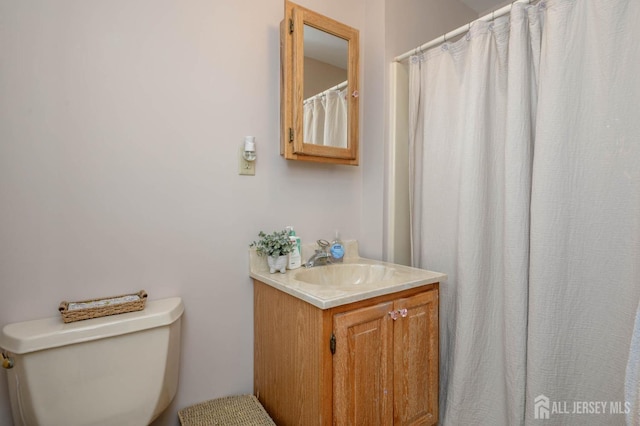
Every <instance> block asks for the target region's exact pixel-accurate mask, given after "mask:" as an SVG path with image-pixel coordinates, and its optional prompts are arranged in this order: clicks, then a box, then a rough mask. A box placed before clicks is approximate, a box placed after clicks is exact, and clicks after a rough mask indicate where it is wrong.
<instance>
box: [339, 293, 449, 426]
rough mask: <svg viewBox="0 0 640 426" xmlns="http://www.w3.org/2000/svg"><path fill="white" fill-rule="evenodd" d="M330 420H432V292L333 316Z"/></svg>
mask: <svg viewBox="0 0 640 426" xmlns="http://www.w3.org/2000/svg"><path fill="white" fill-rule="evenodd" d="M333 326H334V335H335V342H336V347H335V354H334V356H333V424H334V425H367V426H369V425H380V426H386V425H421V426H422V425H435V424H437V419H438V292H437V290H430V291H426V292H423V293H419V294H416V295H414V296H410V297H406V298H401V299H397V300H395V301H390V302H384V303H379V304H377V305H373V306H369V307H363V308H360V309H355V310H352V311H347V312H344V313H340V314H336V315H334V317H333Z"/></svg>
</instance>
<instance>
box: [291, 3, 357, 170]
mask: <svg viewBox="0 0 640 426" xmlns="http://www.w3.org/2000/svg"><path fill="white" fill-rule="evenodd" d="M358 50H359V34H358V30H356V29H354V28H351V27H349V26H347V25H344V24H342V23H340V22H337V21H335V20H333V19H331V18H327V17H326V16H323V15H320V14H318V13H315V12H313V11H311V10H309V9H306V8H304V7H302V6H299V5H296V4H294V3H291V2H289V1H285V19H284V20H283V21H282V23H281V25H280V55H281V57H280V65H281V114H280V116H281V134H282V135H281V144H280V148H281V149H280V151H281V154H282V155H283V156H284V157H285V158H287V159H290V160H303V161H316V162H324V163H337V164H349V165H358V126H359V124H358V123H359V120H358V114H359V102H358V73H359V70H358V64H359V59H358Z"/></svg>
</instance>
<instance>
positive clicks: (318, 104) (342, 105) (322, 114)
mask: <svg viewBox="0 0 640 426" xmlns="http://www.w3.org/2000/svg"><path fill="white" fill-rule="evenodd" d="M303 119H304V136H303V138H304V140H305V142H307V143H313V144H316V145H327V146H335V147H340V148H346V147H347V101H346V89H344V90H329V91H326V92H324V93H323V94H321V95H316V96H314V97H312V98H309V99H306V100H305V101H304V105H303Z"/></svg>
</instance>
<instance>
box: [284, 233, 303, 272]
mask: <svg viewBox="0 0 640 426" xmlns="http://www.w3.org/2000/svg"><path fill="white" fill-rule="evenodd" d="M286 229H287V230H288V231H289V239H290V240H291V242H292V243H293V249H292V250H291V252H290V253H289V260H288V263H287V268H288V269H297V268H299V267H300V266H302V256H301V254H300V237H298V236H296V231H294V229H293V226H287V228H286Z"/></svg>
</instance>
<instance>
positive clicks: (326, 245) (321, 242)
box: [316, 240, 329, 249]
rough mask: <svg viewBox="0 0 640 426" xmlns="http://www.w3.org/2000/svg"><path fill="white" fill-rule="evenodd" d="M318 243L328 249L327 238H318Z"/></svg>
mask: <svg viewBox="0 0 640 426" xmlns="http://www.w3.org/2000/svg"><path fill="white" fill-rule="evenodd" d="M316 243H318V245H319V246H320V247H322V249H326V248H327V247H329V241H327V240H318V241H316Z"/></svg>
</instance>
